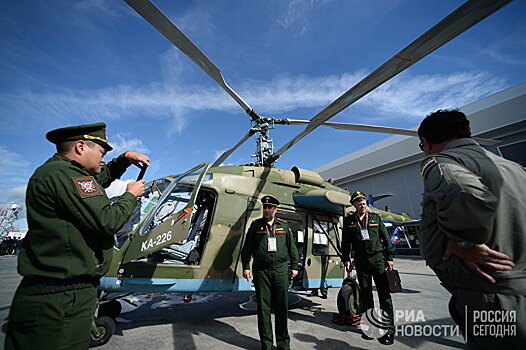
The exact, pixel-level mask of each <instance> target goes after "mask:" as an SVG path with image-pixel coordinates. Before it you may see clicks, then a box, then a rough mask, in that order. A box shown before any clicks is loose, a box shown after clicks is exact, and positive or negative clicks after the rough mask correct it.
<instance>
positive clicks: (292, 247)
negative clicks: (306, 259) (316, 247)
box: [287, 225, 300, 271]
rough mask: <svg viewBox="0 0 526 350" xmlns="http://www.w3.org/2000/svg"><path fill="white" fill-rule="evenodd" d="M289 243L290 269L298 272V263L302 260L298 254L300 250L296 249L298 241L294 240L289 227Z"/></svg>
mask: <svg viewBox="0 0 526 350" xmlns="http://www.w3.org/2000/svg"><path fill="white" fill-rule="evenodd" d="M287 231H288V232H287V238H288V239H287V241H288V243H289V244H288V247H287V248H288V250H289V252H288V253H289V258H290V269H291V270H296V271H298V263H299V260H300V257H299V254H298V248H297V247H296V241H295V240H294V235H293V234H292V231H291V230H290V227H289V226H288V225H287Z"/></svg>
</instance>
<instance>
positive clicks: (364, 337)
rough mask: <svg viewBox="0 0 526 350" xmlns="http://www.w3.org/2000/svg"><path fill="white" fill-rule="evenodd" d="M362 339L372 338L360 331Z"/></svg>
mask: <svg viewBox="0 0 526 350" xmlns="http://www.w3.org/2000/svg"><path fill="white" fill-rule="evenodd" d="M362 339H365V340H373V339H374V338H371V337H369V336H368V335H365V334H363V333H362Z"/></svg>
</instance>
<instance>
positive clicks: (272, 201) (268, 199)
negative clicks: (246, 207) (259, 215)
mask: <svg viewBox="0 0 526 350" xmlns="http://www.w3.org/2000/svg"><path fill="white" fill-rule="evenodd" d="M261 204H263V205H273V206H275V207H277V206H278V205H279V201H278V200H277V199H276V198H274V197H272V196H269V195H267V196H263V198H261Z"/></svg>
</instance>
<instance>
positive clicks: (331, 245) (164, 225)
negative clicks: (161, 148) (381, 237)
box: [101, 163, 411, 293]
mask: <svg viewBox="0 0 526 350" xmlns="http://www.w3.org/2000/svg"><path fill="white" fill-rule="evenodd" d="M159 184H162V185H161V186H160V185H159ZM266 194H270V195H272V196H274V197H276V198H278V200H279V201H280V202H281V205H280V208H279V211H278V216H279V217H281V218H284V219H285V220H287V221H288V223H289V225H290V226H291V228H292V229H293V231H294V233H295V236H296V244H297V247H298V250H299V252H300V256H301V268H300V274H299V275H298V277H296V279H295V280H294V283H293V288H295V289H309V288H320V287H339V286H340V285H341V281H342V276H343V274H344V271H343V265H342V263H341V260H340V258H339V256H338V251H337V249H338V247H339V242H340V239H341V223H342V215H344V212H345V208H346V207H348V206H349V205H350V203H349V199H350V197H349V193H348V192H347V191H345V190H343V189H341V188H339V187H336V186H333V185H331V184H329V183H328V182H326V181H324V180H323V179H322V178H321V176H320V175H319V174H318V173H315V172H313V171H309V170H305V169H300V168H296V167H295V168H293V169H292V170H283V169H278V168H270V167H254V166H222V167H214V168H210V169H208V164H207V163H203V164H201V165H199V166H197V167H195V168H194V169H191V170H190V171H188V172H187V173H184V174H182V175H179V176H174V177H168V178H164V179H160V180H156V181H154V182H152V183H151V184H150V185H149V190H148V191H147V193H146V194H145V196H143V200H142V202H141V206H140V209H139V210H141V211H142V218H141V219H140V220H141V221H140V222H137V223H136V224H135V228H134V229H133V231H131V232H130V234H129V239H127V240H126V241H125V242H124V243H123V244H122V246H121V247H118V249H116V250H115V255H114V259H113V263H112V266H111V268H110V271H109V272H108V274H107V276H106V277H104V278H103V280H102V282H101V288H102V289H104V290H108V291H129V292H144V291H148V292H185V293H191V292H202V291H209V292H212V291H246V290H252V285H251V284H250V283H249V282H248V281H246V280H245V279H243V278H242V268H241V264H240V261H239V258H240V249H241V247H242V243H243V239H244V235H245V232H246V229H247V227H248V226H249V225H250V223H251V222H252V221H253V220H255V219H257V218H259V217H261V215H262V214H261V204H260V202H259V199H261V197H262V196H263V195H266ZM152 203H153V204H155V206H153V205H152ZM383 215H384V217H386V218H389V219H390V220H395V221H397V222H406V221H411V219H410V218H409V217H407V216H402V215H397V214H394V213H390V212H389V213H388V212H383ZM138 219H139V218H138V217H136V218H135V219H132V221H133V220H136V221H138ZM128 228H130V229H131V228H132V227H131V226H128ZM327 256H328V257H329V258H328V259H326V258H324V257H327Z"/></svg>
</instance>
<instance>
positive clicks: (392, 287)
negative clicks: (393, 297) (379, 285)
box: [385, 269, 402, 293]
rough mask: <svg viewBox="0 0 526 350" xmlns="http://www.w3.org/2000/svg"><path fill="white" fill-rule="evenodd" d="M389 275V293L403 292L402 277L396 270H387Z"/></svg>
mask: <svg viewBox="0 0 526 350" xmlns="http://www.w3.org/2000/svg"><path fill="white" fill-rule="evenodd" d="M385 273H386V275H387V280H388V281H389V291H390V292H391V293H399V292H401V291H402V281H401V280H400V275H399V274H398V271H397V270H395V269H387V270H386V271H385Z"/></svg>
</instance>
